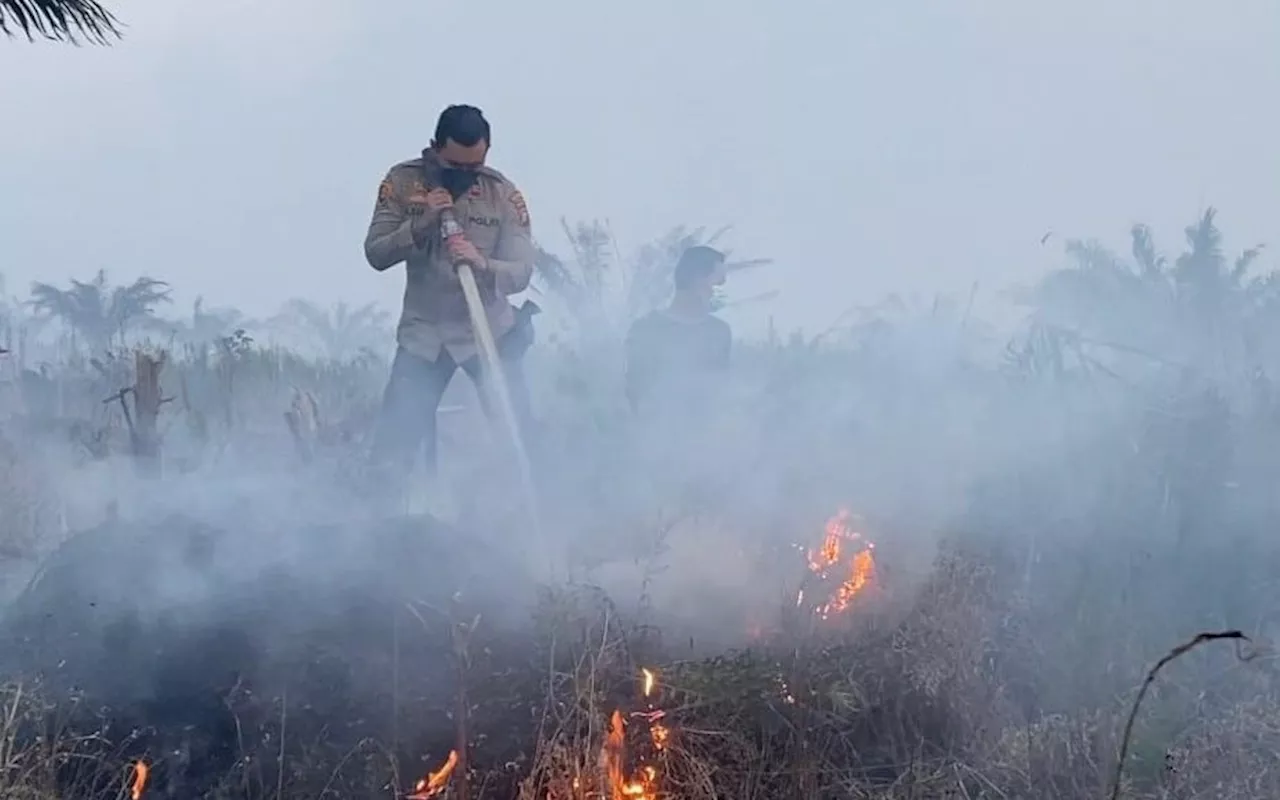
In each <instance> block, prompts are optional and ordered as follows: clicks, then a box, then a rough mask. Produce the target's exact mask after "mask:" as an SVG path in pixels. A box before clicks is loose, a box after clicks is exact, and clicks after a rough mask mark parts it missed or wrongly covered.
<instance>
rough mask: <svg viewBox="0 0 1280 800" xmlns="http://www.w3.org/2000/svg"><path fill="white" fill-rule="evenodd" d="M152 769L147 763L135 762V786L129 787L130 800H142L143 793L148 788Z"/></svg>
mask: <svg viewBox="0 0 1280 800" xmlns="http://www.w3.org/2000/svg"><path fill="white" fill-rule="evenodd" d="M150 774H151V768H150V767H148V766H147V762H145V761H135V762H133V784H132V785H131V786H130V787H129V800H142V792H143V790H144V789H146V788H147V776H148V775H150Z"/></svg>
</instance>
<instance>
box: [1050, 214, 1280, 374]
mask: <svg viewBox="0 0 1280 800" xmlns="http://www.w3.org/2000/svg"><path fill="white" fill-rule="evenodd" d="M1184 236H1185V240H1186V247H1185V249H1184V250H1183V252H1182V253H1181V254H1179V255H1178V256H1177V257H1176V258H1173V259H1172V260H1171V259H1169V258H1167V257H1166V256H1164V255H1162V254H1161V253H1160V251H1159V249H1158V248H1157V247H1156V244H1155V242H1154V238H1153V237H1152V235H1151V231H1150V229H1149V228H1148V227H1147V226H1146V225H1135V226H1133V228H1132V229H1131V230H1130V232H1129V238H1130V250H1131V254H1132V258H1131V259H1129V260H1125V259H1121V258H1119V257H1117V256H1116V255H1115V254H1113V253H1112V252H1110V251H1109V250H1107V249H1106V248H1105V247H1103V246H1102V245H1100V244H1098V243H1097V242H1094V241H1079V240H1076V241H1070V242H1068V243H1067V245H1066V255H1067V257H1068V259H1069V260H1070V262H1071V263H1070V264H1069V265H1068V266H1066V267H1063V268H1061V269H1057V270H1054V271H1053V272H1051V273H1049V274H1048V275H1046V276H1045V277H1044V279H1043V280H1041V281H1040V282H1039V283H1038V284H1037V285H1036V286H1035V287H1034V289H1033V290H1032V291H1031V293H1030V294H1029V295H1028V296H1027V297H1026V298H1025V299H1027V300H1028V301H1029V303H1030V305H1031V307H1032V317H1033V322H1034V323H1035V324H1036V325H1038V326H1046V325H1048V326H1052V327H1056V328H1060V329H1062V330H1065V331H1070V332H1071V333H1072V335H1073V336H1075V337H1076V338H1077V339H1078V340H1080V341H1081V342H1083V343H1084V344H1086V345H1088V344H1093V345H1095V346H1098V345H1102V346H1105V347H1107V348H1109V349H1112V350H1115V351H1124V352H1129V353H1131V354H1134V355H1140V356H1144V357H1155V358H1158V359H1164V360H1167V361H1169V362H1176V363H1182V364H1187V365H1191V364H1196V365H1200V366H1205V365H1207V364H1209V363H1216V364H1220V365H1225V364H1226V363H1227V362H1228V361H1231V360H1233V359H1236V358H1242V357H1243V358H1254V357H1260V350H1259V348H1261V347H1263V346H1264V345H1265V343H1266V342H1265V341H1264V340H1271V339H1274V335H1275V334H1277V333H1280V330H1277V325H1278V322H1277V321H1278V320H1280V315H1277V313H1276V312H1277V311H1280V275H1278V274H1277V273H1276V272H1274V271H1271V272H1264V273H1261V274H1254V271H1253V269H1254V267H1255V265H1256V263H1257V260H1258V258H1259V257H1260V256H1261V255H1262V253H1263V247H1262V246H1261V245H1258V246H1255V247H1251V248H1249V249H1247V250H1244V251H1243V252H1241V253H1239V254H1238V255H1237V256H1235V257H1234V258H1228V257H1227V255H1226V254H1225V253H1224V251H1223V245H1222V233H1221V231H1220V230H1219V229H1218V226H1217V212H1216V211H1215V210H1214V209H1212V208H1210V209H1208V210H1206V211H1205V212H1204V213H1203V214H1201V215H1200V217H1199V218H1198V219H1197V220H1196V221H1195V222H1194V223H1193V224H1191V225H1188V226H1187V227H1186V228H1185V229H1184ZM1277 355H1280V353H1278V354H1277Z"/></svg>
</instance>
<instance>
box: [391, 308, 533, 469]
mask: <svg viewBox="0 0 1280 800" xmlns="http://www.w3.org/2000/svg"><path fill="white" fill-rule="evenodd" d="M522 345H523V342H522V341H520V333H519V332H518V331H512V332H511V333H509V334H507V335H506V336H504V337H502V338H501V339H499V340H498V342H497V346H498V358H499V360H500V361H501V362H502V372H503V375H504V377H505V378H506V379H507V388H508V390H509V391H510V393H511V404H512V406H513V409H512V410H513V411H514V412H515V416H516V424H517V425H518V426H519V428H520V432H521V434H522V435H527V433H528V432H529V431H530V430H531V429H532V425H531V421H532V420H531V414H530V406H529V388H528V384H527V383H526V382H525V378H524V368H523V361H522V359H523V356H524V351H525V349H526V348H525V347H524V346H522ZM459 367H461V369H462V371H463V372H465V373H467V377H469V378H471V381H472V382H473V383H474V384H475V385H476V390H477V393H478V394H479V395H480V403H481V407H482V408H483V409H484V412H485V414H486V416H488V417H489V419H490V420H493V419H495V418H494V412H495V409H494V408H492V405H491V401H490V398H489V393H488V391H489V390H488V387H487V386H486V385H485V376H484V369H483V366H482V363H481V361H480V357H479V356H473V357H472V358H469V359H467V360H466V361H463V362H462V363H461V364H458V363H457V362H455V361H454V360H453V357H452V356H450V355H449V353H448V351H446V350H443V349H442V350H441V351H440V355H439V356H438V357H437V358H436V360H435V361H428V360H426V359H425V358H422V357H420V356H415V355H413V354H412V353H410V352H408V351H407V350H405V349H404V348H397V349H396V357H395V361H394V362H392V364H391V378H390V379H389V380H388V381H387V389H386V392H385V393H384V394H383V398H382V415H381V418H380V419H379V421H378V429H377V432H376V433H375V435H374V442H373V454H372V456H373V461H374V463H375V464H379V465H384V466H394V467H398V468H400V469H402V470H403V471H404V472H403V473H402V474H407V473H408V471H409V470H411V469H412V468H413V462H414V459H415V457H416V456H417V455H418V451H419V449H420V448H422V447H423V445H424V444H425V445H426V447H425V450H426V468H427V473H428V474H429V475H434V474H435V470H436V450H437V441H436V412H437V411H438V410H439V408H440V400H441V398H443V397H444V392H445V389H447V388H449V382H450V381H451V380H452V379H453V374H454V373H455V372H456V371H457V370H458V368H459Z"/></svg>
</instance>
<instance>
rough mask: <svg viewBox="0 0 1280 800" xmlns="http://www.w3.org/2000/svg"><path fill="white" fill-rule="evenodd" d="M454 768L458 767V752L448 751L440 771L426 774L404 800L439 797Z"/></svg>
mask: <svg viewBox="0 0 1280 800" xmlns="http://www.w3.org/2000/svg"><path fill="white" fill-rule="evenodd" d="M456 766H458V751H457V750H450V751H449V757H448V758H446V759H445V762H444V763H443V764H441V765H440V769H438V770H436V771H435V772H429V773H427V777H425V778H423V779H422V780H420V781H418V783H417V785H415V786H414V787H413V794H410V795H406V797H405V800H428V798H431V797H435V796H437V795H439V794H440V793H441V792H443V791H444V790H445V787H446V786H448V785H449V776H451V775H453V769H454V767H456Z"/></svg>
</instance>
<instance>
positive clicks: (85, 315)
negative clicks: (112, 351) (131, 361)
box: [28, 270, 171, 350]
mask: <svg viewBox="0 0 1280 800" xmlns="http://www.w3.org/2000/svg"><path fill="white" fill-rule="evenodd" d="M170 301H171V298H170V296H169V284H167V283H165V282H164V281H161V280H156V279H155V278H148V277H146V276H143V277H141V278H138V279H137V280H135V281H134V282H133V283H130V284H127V285H120V286H111V285H110V284H109V283H108V281H107V273H106V270H98V274H97V275H95V276H94V278H93V280H91V281H88V282H85V281H78V280H75V279H72V281H71V286H70V287H69V288H67V289H59V288H57V287H56V286H52V285H50V284H47V283H33V284H32V285H31V299H30V300H29V301H28V305H30V307H31V308H32V309H33V310H34V311H35V312H36V314H37V315H38V316H40V317H43V318H45V319H58V320H61V321H62V322H63V323H64V324H65V325H67V326H68V327H69V328H71V329H72V330H73V331H75V332H76V333H78V334H79V335H81V336H82V337H83V338H84V340H85V343H86V344H88V345H89V347H90V348H92V349H94V350H104V349H108V348H110V346H111V343H112V340H113V339H114V338H116V337H119V340H120V344H121V345H123V344H124V340H125V335H126V333H127V332H128V330H129V328H130V326H132V325H134V324H140V323H144V322H149V321H151V320H153V319H154V318H155V311H156V307H157V306H159V305H160V304H162V303H168V302H170Z"/></svg>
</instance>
